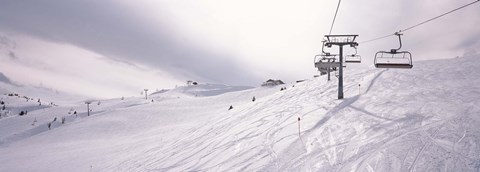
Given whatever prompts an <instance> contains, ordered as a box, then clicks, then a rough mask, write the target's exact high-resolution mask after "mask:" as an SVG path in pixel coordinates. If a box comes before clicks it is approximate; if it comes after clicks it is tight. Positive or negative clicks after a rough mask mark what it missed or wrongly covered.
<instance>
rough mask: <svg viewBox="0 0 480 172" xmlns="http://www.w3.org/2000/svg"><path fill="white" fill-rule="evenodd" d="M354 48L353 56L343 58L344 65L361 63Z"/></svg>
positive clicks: (360, 58)
mask: <svg viewBox="0 0 480 172" xmlns="http://www.w3.org/2000/svg"><path fill="white" fill-rule="evenodd" d="M354 48H355V54H352V55H347V56H345V63H361V62H362V57H361V56H360V55H357V48H356V47H354Z"/></svg>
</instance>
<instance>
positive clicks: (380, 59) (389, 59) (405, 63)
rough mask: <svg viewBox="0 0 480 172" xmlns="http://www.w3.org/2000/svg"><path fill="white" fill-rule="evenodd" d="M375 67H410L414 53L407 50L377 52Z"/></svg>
mask: <svg viewBox="0 0 480 172" xmlns="http://www.w3.org/2000/svg"><path fill="white" fill-rule="evenodd" d="M374 63H375V67H377V68H404V69H410V68H412V67H413V65H412V54H411V53H410V52H407V51H401V52H397V51H390V52H388V51H380V52H377V53H376V54H375V62H374Z"/></svg>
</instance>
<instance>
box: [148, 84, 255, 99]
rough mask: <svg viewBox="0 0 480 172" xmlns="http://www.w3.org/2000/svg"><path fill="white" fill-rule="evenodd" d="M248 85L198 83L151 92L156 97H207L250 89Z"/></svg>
mask: <svg viewBox="0 0 480 172" xmlns="http://www.w3.org/2000/svg"><path fill="white" fill-rule="evenodd" d="M251 88H252V87H248V86H229V85H224V84H208V83H207V84H199V85H190V86H180V87H177V88H175V89H172V90H160V91H157V92H154V93H152V95H157V96H156V97H184V96H193V97H207V96H216V95H220V94H225V93H228V92H234V91H241V90H247V89H251Z"/></svg>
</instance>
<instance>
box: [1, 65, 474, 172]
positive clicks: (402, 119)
mask: <svg viewBox="0 0 480 172" xmlns="http://www.w3.org/2000/svg"><path fill="white" fill-rule="evenodd" d="M478 58H480V57H478V56H476V57H463V58H457V59H448V60H438V61H425V62H419V63H416V65H415V67H414V68H413V69H411V70H394V69H389V70H386V69H369V70H364V71H351V70H346V71H345V75H346V77H345V78H344V79H345V81H344V83H345V88H344V91H345V93H344V94H345V99H343V100H337V99H336V96H337V82H336V80H335V78H334V79H332V81H330V82H327V81H325V80H326V79H325V77H319V78H314V79H311V80H307V81H305V82H302V83H296V84H295V86H294V87H293V85H291V84H287V85H282V86H278V87H272V88H255V89H249V90H243V91H237V90H235V91H236V92H228V93H225V94H220V93H221V92H222V90H221V89H217V88H215V85H208V89H207V87H206V88H202V87H197V88H181V89H179V90H180V91H178V92H175V91H162V92H161V93H157V94H155V95H152V97H153V99H155V100H156V101H155V102H150V101H146V100H142V99H141V98H127V99H125V100H120V99H112V100H102V104H101V105H94V106H92V108H93V109H94V111H93V112H92V115H91V116H89V117H87V116H86V113H84V112H80V111H81V109H84V108H85V107H84V106H85V105H84V104H78V105H68V106H59V107H46V108H43V109H32V111H29V115H27V116H23V117H18V116H9V117H6V118H2V119H0V129H2V131H11V133H1V134H0V136H1V137H0V144H1V145H0V154H1V155H6V156H0V162H2V163H1V164H0V171H45V170H52V169H54V171H55V170H58V171H372V172H373V171H478V170H479V168H480V137H479V136H480V131H479V130H478V127H477V126H478V125H479V124H480V117H478V114H479V113H480V108H479V107H478V105H479V104H480V102H479V100H478V97H480V91H478V90H480V81H479V79H478V78H480V70H478V69H477V66H478V65H480V60H478ZM457 66H463V68H458V67H457ZM358 84H361V87H360V88H359V87H358ZM283 86H286V87H287V90H284V91H279V89H280V87H283ZM222 88H228V89H232V88H233V87H228V86H224V85H222ZM209 89H213V90H211V91H210V90H209ZM239 89H240V87H239ZM359 89H360V90H359ZM187 91H189V92H188V94H185V93H186V92H187ZM199 91H202V92H203V93H200V92H199ZM195 94H197V95H203V94H205V96H203V97H202V96H200V97H195V96H192V95H195ZM253 96H255V97H256V101H255V102H252V101H251V98H252V97H253ZM2 99H3V100H7V97H2ZM8 103H9V105H11V104H18V105H19V106H18V107H19V108H20V107H28V106H31V105H28V106H24V105H26V104H25V103H21V102H20V101H17V100H16V99H14V98H8ZM230 105H233V107H234V108H233V109H232V110H227V108H228V107H229V106H230ZM72 108H73V109H76V110H78V111H79V112H80V113H79V117H73V116H71V115H70V116H67V115H66V112H67V111H69V109H72ZM61 114H65V115H61ZM61 116H67V118H66V124H63V125H62V124H60V123H58V121H57V123H54V124H55V125H53V127H52V129H51V130H48V129H47V127H46V125H47V123H48V122H49V121H51V119H52V118H53V117H58V118H60V117H61ZM297 117H300V118H301V121H300V129H301V131H300V136H299V134H298V121H297ZM33 118H36V119H37V120H38V122H37V124H35V125H34V126H32V125H30V124H31V121H33ZM7 122H8V123H7ZM7 124H8V125H7ZM17 161H21V162H23V164H25V165H23V166H18V165H15V164H18V162H17ZM42 164H48V167H47V166H45V165H42Z"/></svg>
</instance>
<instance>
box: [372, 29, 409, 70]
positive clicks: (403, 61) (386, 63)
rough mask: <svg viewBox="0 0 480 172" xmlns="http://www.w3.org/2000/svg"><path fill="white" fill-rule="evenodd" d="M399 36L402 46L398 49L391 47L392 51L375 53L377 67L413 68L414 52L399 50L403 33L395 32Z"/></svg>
mask: <svg viewBox="0 0 480 172" xmlns="http://www.w3.org/2000/svg"><path fill="white" fill-rule="evenodd" d="M395 35H397V36H398V40H399V42H400V47H399V48H397V49H391V50H390V51H379V52H377V53H376V54H375V60H374V64H375V67H376V68H403V69H411V68H412V67H413V64H412V54H411V53H410V52H408V51H399V50H400V48H402V39H401V37H400V36H401V35H403V34H400V33H398V32H396V33H395Z"/></svg>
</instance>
